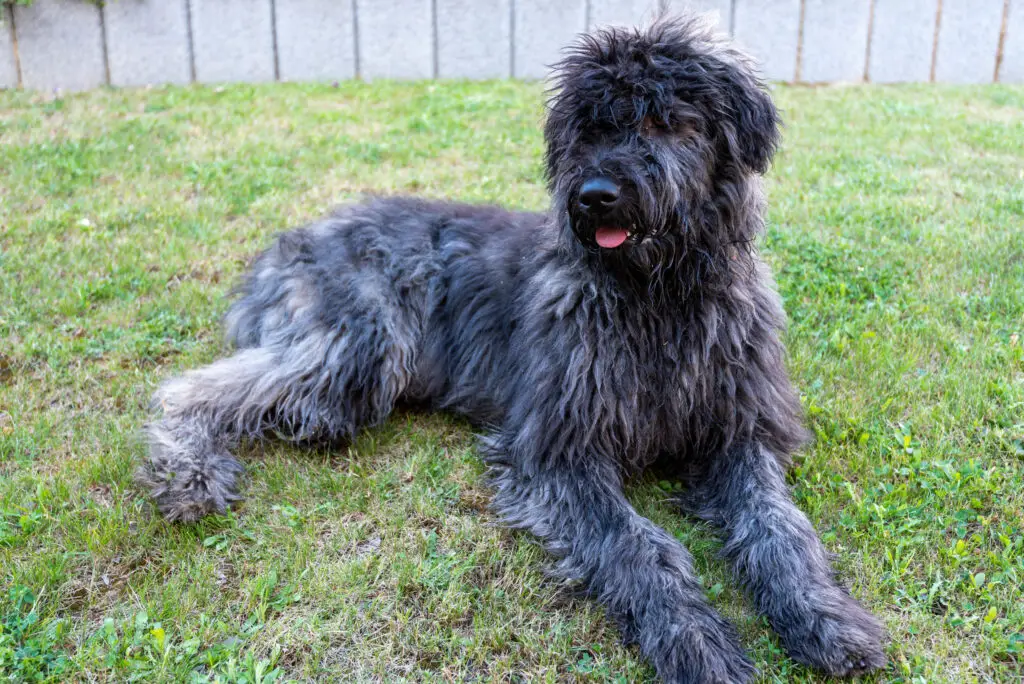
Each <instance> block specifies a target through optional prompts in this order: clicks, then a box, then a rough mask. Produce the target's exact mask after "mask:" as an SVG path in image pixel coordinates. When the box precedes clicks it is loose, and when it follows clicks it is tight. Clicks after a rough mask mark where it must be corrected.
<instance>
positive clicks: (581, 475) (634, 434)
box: [138, 17, 885, 682]
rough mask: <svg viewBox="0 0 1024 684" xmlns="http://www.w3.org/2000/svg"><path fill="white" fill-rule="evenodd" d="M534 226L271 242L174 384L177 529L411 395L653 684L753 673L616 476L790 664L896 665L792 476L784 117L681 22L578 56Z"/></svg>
mask: <svg viewBox="0 0 1024 684" xmlns="http://www.w3.org/2000/svg"><path fill="white" fill-rule="evenodd" d="M553 84H554V87H553V89H552V94H551V97H550V102H549V107H548V113H547V121H546V124H545V127H544V136H545V142H546V146H547V148H546V157H545V160H546V175H547V180H548V185H549V189H550V191H551V196H552V204H551V209H550V210H549V211H548V212H546V213H516V212H511V211H506V210H503V209H501V208H497V207H485V206H468V205H463V204H455V203H447V202H440V201H427V200H423V199H413V198H383V199H380V198H379V199H374V200H371V201H368V202H366V203H363V204H360V205H356V206H350V207H347V208H342V209H340V210H338V211H337V212H335V213H334V214H333V215H331V216H329V217H327V218H325V219H323V220H321V221H319V222H317V223H314V224H312V225H309V226H307V227H304V228H299V229H297V230H293V231H291V232H287V233H285V234H283V235H282V236H280V237H279V238H278V239H277V241H276V243H274V245H273V246H272V247H270V249H269V250H268V251H266V252H265V253H264V254H263V255H262V256H260V257H259V258H258V260H257V261H256V262H255V265H254V266H253V267H252V269H251V272H250V273H249V274H248V276H247V277H246V279H245V281H244V283H243V284H242V285H241V287H240V298H238V299H237V301H236V303H234V305H233V306H232V307H231V309H230V311H229V313H228V314H227V317H226V328H227V334H228V338H229V340H230V341H231V342H233V344H234V346H235V351H234V353H233V355H231V356H229V357H227V358H223V359H221V360H218V361H216V362H214V363H212V364H211V365H209V366H206V367H204V368H201V369H198V370H195V371H192V372H189V373H187V374H185V375H183V376H181V377H179V378H176V379H172V380H170V381H168V382H166V383H165V384H164V385H163V386H162V387H161V388H160V389H159V390H158V391H157V393H156V395H155V402H154V403H155V406H156V407H158V413H157V414H156V415H155V416H154V418H153V420H152V421H151V422H150V423H149V424H148V426H147V428H146V431H147V437H148V444H149V455H148V460H147V461H146V462H145V464H144V465H143V466H142V467H141V469H140V471H139V475H138V478H139V480H140V481H141V483H143V484H144V485H145V486H147V487H148V488H149V489H150V491H151V492H152V495H153V497H154V498H155V500H156V502H157V504H158V506H159V508H160V510H161V511H162V512H163V514H164V515H165V516H166V517H167V518H168V519H169V520H178V521H192V520H196V519H197V518H199V517H201V516H203V515H206V514H209V513H215V512H221V511H224V510H225V509H226V508H228V507H229V506H230V505H231V504H232V503H233V502H235V501H237V500H238V499H239V488H238V483H237V481H238V477H239V475H240V473H241V472H242V466H241V465H240V464H239V463H238V461H237V460H235V458H234V457H233V456H232V454H231V449H232V447H233V446H235V445H236V444H237V443H238V441H239V440H242V439H252V438H260V437H264V436H267V435H270V434H285V435H288V436H289V437H291V438H294V439H297V440H307V439H319V438H330V439H335V438H341V439H345V438H350V437H351V436H352V435H354V434H355V433H356V432H357V431H359V430H363V429H366V428H368V427H370V426H374V425H378V424H380V423H381V422H383V421H384V420H385V419H387V417H388V415H389V413H390V412H391V411H392V408H393V407H394V406H395V403H396V402H397V401H400V400H408V401H412V402H419V403H424V404H426V405H428V406H430V407H432V408H436V409H442V410H451V411H454V412H457V413H459V414H462V415H463V416H467V417H468V418H469V420H470V421H471V422H472V423H474V424H475V425H477V426H480V427H481V428H482V429H483V430H484V431H485V434H484V435H483V436H482V437H481V447H480V449H481V453H482V456H483V458H484V459H485V461H486V463H487V464H488V466H489V474H490V481H491V484H492V486H493V490H494V499H493V509H494V511H495V512H496V514H497V515H498V516H500V518H501V520H502V521H503V522H504V523H506V524H507V525H509V526H510V527H512V528H516V529H521V530H527V531H529V532H530V533H532V534H533V535H535V536H536V537H538V538H539V539H540V540H542V541H543V543H544V545H545V547H546V548H547V549H548V551H550V552H551V553H552V554H554V556H555V557H556V558H557V563H555V564H554V566H553V572H555V573H556V574H557V575H558V576H560V577H564V578H567V579H569V580H573V581H575V582H578V583H579V584H580V585H581V586H582V587H583V588H584V589H585V590H586V591H587V592H588V593H589V594H590V595H592V596H593V597H595V598H596V599H597V600H598V601H599V602H600V603H601V604H603V606H604V607H605V609H606V610H607V613H608V614H609V616H610V617H611V618H613V619H614V620H615V621H616V622H617V623H618V625H619V626H620V628H621V632H622V635H623V637H624V638H625V640H626V641H627V642H630V643H635V644H637V645H638V646H639V649H640V651H641V652H642V653H643V654H644V656H646V657H647V658H648V659H649V661H650V662H651V663H652V664H653V666H654V668H655V669H656V670H657V673H658V675H659V676H660V677H661V678H662V679H663V680H664V681H666V682H743V681H746V680H748V679H749V678H750V677H752V676H753V674H754V667H753V665H752V663H751V661H750V660H749V658H748V657H747V656H746V655H745V653H744V651H743V648H742V647H741V645H740V642H739V639H738V637H737V634H736V632H735V631H734V629H733V627H732V626H731V625H730V624H729V623H728V622H727V621H726V620H725V619H723V618H722V617H721V616H720V615H719V614H718V613H716V612H715V611H714V610H713V609H712V608H711V606H710V605H709V604H708V601H707V598H706V597H705V592H704V589H703V588H702V585H701V581H700V579H699V578H698V577H697V575H696V574H695V573H694V569H693V565H692V561H691V557H690V556H689V554H688V552H687V551H686V549H685V548H684V547H683V546H682V545H681V544H680V543H679V541H678V540H677V539H676V538H674V537H673V536H672V535H670V534H668V533H666V532H665V531H664V530H662V529H660V528H659V527H657V526H655V525H654V524H653V523H651V522H650V521H649V520H647V519H645V518H643V517H642V516H640V515H639V514H638V513H637V512H636V511H635V510H634V509H633V508H632V507H631V505H630V504H629V502H628V501H627V499H626V497H625V496H624V494H623V480H624V479H625V478H626V477H628V476H630V475H632V474H635V473H638V472H640V471H642V470H644V469H645V468H648V467H654V466H657V467H661V468H665V467H667V468H670V469H672V471H673V472H675V473H676V474H677V475H678V476H679V477H680V478H681V479H682V480H683V481H684V482H685V483H686V484H687V486H686V488H685V491H684V493H683V494H682V495H681V496H680V500H679V503H680V505H681V507H682V509H683V510H684V511H686V512H688V513H690V514H693V515H695V516H698V517H700V518H702V519H704V520H707V521H710V522H711V523H712V524H713V525H715V526H716V527H717V528H718V529H719V530H720V531H721V533H722V535H723V538H724V551H723V554H724V557H725V558H726V559H728V561H729V563H730V564H731V566H732V568H733V569H734V570H735V572H736V574H737V576H738V577H739V578H740V581H741V582H742V584H743V586H744V587H745V589H746V590H747V591H748V593H749V595H750V597H751V599H752V601H753V603H754V605H755V606H756V608H757V610H758V611H759V612H760V613H762V614H763V615H765V616H766V617H767V619H768V621H769V623H770V624H771V625H772V627H773V628H774V629H775V631H776V632H777V633H778V634H779V636H780V638H781V641H782V644H783V645H784V646H785V648H786V650H787V652H788V653H789V655H790V656H791V657H792V658H793V659H794V660H796V661H799V662H801V663H805V664H807V665H809V666H811V667H814V668H817V669H819V670H821V671H823V672H825V673H828V674H831V675H837V676H849V675H854V674H857V673H861V672H866V671H869V670H872V669H875V668H878V667H881V666H882V665H883V664H884V662H885V656H884V650H883V645H882V642H883V631H882V628H881V626H880V624H879V623H878V621H877V620H876V619H875V618H874V617H873V616H872V615H871V614H870V613H869V612H868V611H866V610H865V609H864V608H863V607H862V606H861V605H860V604H859V603H858V602H857V601H856V600H854V599H853V598H852V597H851V596H850V594H849V593H848V592H847V591H846V590H845V589H844V588H842V587H841V586H839V584H837V582H836V580H835V579H834V576H833V571H832V568H831V567H830V565H829V561H828V554H827V553H826V551H825V549H824V548H823V547H822V545H821V543H820V541H819V539H818V537H817V535H816V533H815V531H814V529H813V528H812V526H811V524H810V522H809V521H808V519H807V518H806V517H805V516H804V514H803V513H801V512H800V510H798V509H797V507H796V506H795V505H794V503H793V501H792V499H791V496H790V494H789V490H788V487H787V484H786V480H785V471H786V467H787V465H788V464H789V463H790V459H791V455H792V454H793V453H794V451H795V450H797V449H798V448H799V447H800V446H801V445H802V444H803V443H804V442H805V441H806V439H807V432H806V430H805V428H804V426H803V417H802V411H801V407H800V402H799V399H798V395H797V393H796V392H795V391H794V389H793V387H792V385H791V384H790V381H789V379H788V376H787V372H786V369H785V364H784V361H785V358H784V356H785V350H784V347H783V344H782V342H781V341H780V333H781V331H782V330H783V327H784V324H785V319H784V313H783V309H782V305H781V302H780V299H779V297H778V295H777V294H776V292H775V290H774V285H773V281H772V279H771V276H770V274H769V271H768V269H767V267H766V266H765V264H764V263H763V262H762V261H761V259H760V258H759V256H758V254H757V251H756V248H755V245H754V240H755V238H756V237H757V235H758V234H759V233H760V232H761V231H762V230H763V227H764V219H763V216H764V211H765V201H764V197H763V192H762V185H761V176H762V175H763V174H764V173H765V172H766V171H767V169H768V167H769V165H770V162H771V159H772V156H773V153H774V152H775V149H776V146H777V144H778V142H779V135H780V133H779V126H780V123H779V116H778V113H777V111H776V108H775V106H774V104H773V102H772V99H771V97H770V95H769V93H768V92H767V90H766V89H765V87H764V85H763V83H762V82H761V81H760V80H759V77H758V75H757V72H756V70H755V69H754V67H753V65H752V63H751V61H750V60H749V59H748V58H747V57H746V56H744V54H742V53H741V52H740V51H739V50H737V49H736V48H735V47H733V46H732V45H730V43H729V42H728V41H727V40H726V39H724V38H722V37H719V36H717V35H715V34H714V32H713V31H712V30H711V29H710V28H709V27H708V26H707V25H706V24H705V23H703V21H702V20H700V19H697V18H693V17H682V18H678V17H677V18H662V19H660V20H658V21H657V22H655V23H654V24H653V25H652V26H651V27H649V28H647V29H629V30H626V29H605V30H599V31H596V32H594V33H592V34H590V35H584V36H581V37H580V38H579V39H578V41H577V42H576V43H575V44H574V45H572V46H571V47H570V48H568V49H567V51H566V52H565V55H564V59H563V60H562V61H561V62H560V63H559V64H558V65H557V66H556V67H555V75H554V80H553Z"/></svg>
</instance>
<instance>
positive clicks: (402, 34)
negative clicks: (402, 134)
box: [0, 0, 1024, 90]
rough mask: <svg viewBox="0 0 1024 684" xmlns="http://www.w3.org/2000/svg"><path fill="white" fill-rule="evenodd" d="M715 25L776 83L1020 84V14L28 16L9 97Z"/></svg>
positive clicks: (689, 4) (361, 65) (850, 5)
mask: <svg viewBox="0 0 1024 684" xmlns="http://www.w3.org/2000/svg"><path fill="white" fill-rule="evenodd" d="M687 8H691V9H695V10H698V11H702V12H709V13H711V15H712V16H713V17H714V20H715V22H716V25H717V27H718V28H719V30H722V31H724V32H726V33H729V34H731V35H732V36H733V37H734V38H735V39H736V41H737V42H738V43H739V44H740V45H742V46H743V47H745V48H746V49H747V50H748V51H749V52H751V53H752V54H753V55H754V56H755V57H756V58H757V59H758V60H759V61H760V62H761V64H762V66H763V72H764V74H765V76H766V77H768V78H769V79H772V80H780V81H803V82H809V83H820V82H834V81H862V80H869V81H877V82H883V83H891V82H899V81H941V82H955V83H990V82H993V81H1001V82H1007V83H1020V82H1024V0H941V2H940V1H939V0H107V2H106V3H105V4H103V5H98V4H94V3H92V2H90V1H89V0H34V2H33V4H31V5H30V6H27V7H25V6H15V7H14V8H13V9H12V8H11V7H10V6H8V5H0V88H4V87H13V86H18V85H20V86H22V87H25V88H37V89H61V90H81V89H86V88H93V87H96V86H99V85H103V84H110V85H115V86H138V85H146V84H160V83H188V82H192V81H199V82H201V83H216V82H226V81H273V80H282V81H307V80H324V81H336V80H341V79H346V78H363V79H374V78H399V79H416V78H472V79H480V78H509V77H514V78H537V79H539V78H544V77H545V75H546V74H547V72H548V67H549V65H551V64H552V63H554V62H556V61H557V60H558V59H559V55H560V50H561V48H562V47H564V46H565V45H566V43H568V42H569V41H571V40H572V39H573V37H574V36H575V35H576V34H578V33H580V32H581V31H584V30H587V29H588V28H595V27H599V26H605V25H633V24H638V23H644V22H648V21H650V19H651V18H652V17H654V16H656V15H657V14H658V13H659V12H661V11H665V10H668V11H680V10H684V9H687Z"/></svg>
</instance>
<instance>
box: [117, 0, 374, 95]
mask: <svg viewBox="0 0 1024 684" xmlns="http://www.w3.org/2000/svg"><path fill="white" fill-rule="evenodd" d="M115 1H117V2H121V1H122V0H115ZM274 21H275V22H276V23H275V26H276V29H277V33H276V35H277V67H278V76H279V77H280V79H281V80H282V81H340V80H343V79H346V78H354V77H355V75H356V34H355V12H354V3H353V2H352V0H274Z"/></svg>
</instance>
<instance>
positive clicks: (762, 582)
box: [682, 444, 885, 676]
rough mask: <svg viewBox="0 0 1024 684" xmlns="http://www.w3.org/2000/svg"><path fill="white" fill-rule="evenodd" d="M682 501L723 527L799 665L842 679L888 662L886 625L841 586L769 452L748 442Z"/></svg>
mask: <svg viewBox="0 0 1024 684" xmlns="http://www.w3.org/2000/svg"><path fill="white" fill-rule="evenodd" d="M682 503H683V506H684V508H686V509H687V510H688V511H690V512H692V513H694V514H696V515H698V516H699V517H701V518H704V519H705V520H708V521H710V522H712V523H714V524H716V525H718V526H719V527H720V528H722V530H723V531H724V533H725V547H724V555H725V556H726V557H727V558H728V559H729V560H730V561H731V563H732V565H733V567H734V569H735V570H736V572H737V575H738V576H739V577H740V579H741V580H742V581H743V582H744V584H745V585H746V587H747V588H748V589H749V591H750V593H751V596H752V598H753V600H754V603H755V604H756V605H757V608H758V610H759V611H760V612H761V613H762V614H764V615H765V616H767V617H768V620H769V622H770V623H771V625H772V627H773V628H774V629H775V631H776V632H778V633H779V636H781V637H782V641H783V643H784V644H785V646H786V650H787V651H788V652H789V655H790V656H791V657H792V658H793V659H794V660H797V661H799V662H802V663H804V664H806V665H810V666H812V667H816V668H818V669H820V670H824V671H825V672H827V673H829V674H831V675H836V676H850V675H855V674H858V673H861V672H865V671H868V670H873V669H875V668H878V667H881V666H882V665H884V664H885V653H884V651H883V649H882V628H881V626H880V625H879V623H878V621H877V620H876V619H875V618H874V617H873V616H872V615H871V614H870V613H868V612H867V611H866V610H865V609H864V608H863V607H862V606H861V605H860V604H859V603H857V601H856V600H855V599H853V598H852V597H851V596H850V595H849V593H847V592H846V590H845V589H843V588H842V587H840V586H839V585H838V584H837V583H836V582H835V580H834V578H833V577H834V574H833V571H832V568H831V566H830V564H829V561H828V554H827V553H826V551H825V549H824V548H823V547H822V545H821V542H820V541H819V540H818V536H817V534H815V532H814V528H813V527H812V526H811V523H810V521H808V520H807V517H806V516H805V515H804V514H803V513H802V512H801V511H800V510H799V509H798V508H797V507H796V505H795V504H794V503H793V501H792V499H791V497H790V493H789V489H788V487H787V486H786V481H785V475H784V472H783V469H782V466H781V465H780V464H779V463H778V461H777V459H776V458H775V457H774V456H773V455H772V454H771V453H770V452H769V451H768V450H767V449H765V448H764V447H762V446H760V445H757V444H747V445H743V446H740V447H735V448H733V449H731V450H730V451H729V452H728V453H726V454H723V455H722V457H721V458H719V459H718V460H717V461H716V462H714V463H713V464H712V466H711V467H710V470H709V472H708V473H707V474H706V476H705V477H704V478H703V480H702V481H700V482H697V483H695V486H694V487H692V488H691V489H690V490H688V491H687V492H686V493H685V494H684V495H683V500H682Z"/></svg>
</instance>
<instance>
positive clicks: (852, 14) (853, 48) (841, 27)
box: [800, 0, 871, 83]
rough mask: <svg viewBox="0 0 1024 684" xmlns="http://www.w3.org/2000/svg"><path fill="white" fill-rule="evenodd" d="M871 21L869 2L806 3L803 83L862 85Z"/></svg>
mask: <svg viewBox="0 0 1024 684" xmlns="http://www.w3.org/2000/svg"><path fill="white" fill-rule="evenodd" d="M870 20H871V2H870V0H804V46H803V50H801V52H800V59H801V65H800V80H802V81H805V82H807V83H825V82H831V81H862V80H863V79H864V65H865V64H866V63H867V54H868V24H869V23H870Z"/></svg>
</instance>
